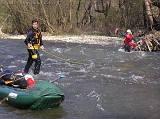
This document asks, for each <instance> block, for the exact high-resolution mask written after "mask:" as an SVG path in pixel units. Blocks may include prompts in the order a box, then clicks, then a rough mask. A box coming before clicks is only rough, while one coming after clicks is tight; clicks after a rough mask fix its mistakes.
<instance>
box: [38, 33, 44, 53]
mask: <svg viewBox="0 0 160 119" xmlns="http://www.w3.org/2000/svg"><path fill="white" fill-rule="evenodd" d="M39 40H40V48H41V49H42V50H44V46H43V41H42V34H40V37H39Z"/></svg>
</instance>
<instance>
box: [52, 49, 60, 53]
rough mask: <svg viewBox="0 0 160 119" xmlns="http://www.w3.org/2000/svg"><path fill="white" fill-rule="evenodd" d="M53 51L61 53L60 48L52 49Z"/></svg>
mask: <svg viewBox="0 0 160 119" xmlns="http://www.w3.org/2000/svg"><path fill="white" fill-rule="evenodd" d="M52 50H53V51H55V52H58V53H62V48H55V49H52Z"/></svg>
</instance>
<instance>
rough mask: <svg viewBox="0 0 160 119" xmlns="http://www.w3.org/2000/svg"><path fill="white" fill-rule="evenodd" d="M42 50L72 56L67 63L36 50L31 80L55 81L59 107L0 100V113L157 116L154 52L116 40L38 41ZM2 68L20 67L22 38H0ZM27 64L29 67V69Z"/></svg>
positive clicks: (46, 117)
mask: <svg viewBox="0 0 160 119" xmlns="http://www.w3.org/2000/svg"><path fill="white" fill-rule="evenodd" d="M44 42H45V43H44V44H45V48H46V51H48V52H50V53H52V54H56V55H58V56H60V57H63V58H65V59H69V60H72V61H74V62H77V61H80V62H83V63H87V64H88V65H79V64H72V63H67V62H65V61H62V60H59V59H57V58H53V57H52V56H50V55H48V54H46V53H44V52H42V51H41V52H40V54H41V60H42V67H41V72H40V74H39V75H36V76H35V75H33V76H34V78H35V79H36V80H48V81H52V80H54V79H56V78H58V76H59V75H60V74H64V75H65V78H63V79H59V80H57V81H56V82H55V84H56V85H58V87H59V88H60V89H61V90H62V91H63V92H64V93H65V100H64V102H63V103H62V104H61V106H60V107H59V108H56V109H46V110H43V111H32V110H20V109H17V108H14V107H12V106H10V105H7V104H5V103H2V104H1V106H0V118H3V119H159V118H160V52H152V53H150V52H131V53H126V52H123V51H122V50H120V49H119V48H120V46H119V45H110V46H100V45H82V44H72V43H55V42H53V41H44ZM0 44H1V45H0V54H1V57H0V61H1V65H3V66H2V67H3V68H4V69H13V70H15V71H23V68H24V66H25V64H26V60H27V58H28V53H27V51H26V46H25V45H24V43H23V40H9V39H8V40H4V39H1V40H0ZM32 70H33V67H32V68H31V70H30V73H31V74H33V73H32Z"/></svg>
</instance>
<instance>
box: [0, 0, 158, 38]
mask: <svg viewBox="0 0 160 119" xmlns="http://www.w3.org/2000/svg"><path fill="white" fill-rule="evenodd" d="M1 4H2V5H3V8H5V9H6V10H5V12H6V11H7V15H11V17H10V18H9V19H8V20H7V22H6V24H5V26H6V25H7V24H8V23H9V24H10V25H11V26H12V28H11V31H12V32H13V31H17V32H18V33H20V34H23V33H26V32H27V29H28V28H29V27H31V21H32V20H33V19H38V20H39V23H40V28H41V30H42V31H43V32H49V33H55V34H61V33H87V34H90V33H96V34H107V35H112V34H113V31H114V29H115V28H120V29H122V30H126V29H128V28H129V29H132V30H133V31H137V30H138V29H143V30H144V31H145V32H146V31H152V30H160V0H27V1H26V0H1ZM6 17H7V16H6ZM7 30H8V29H7V28H6V29H5V27H4V31H6V32H9V31H7Z"/></svg>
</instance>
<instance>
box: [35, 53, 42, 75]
mask: <svg viewBox="0 0 160 119" xmlns="http://www.w3.org/2000/svg"><path fill="white" fill-rule="evenodd" d="M37 55H38V58H37V59H36V60H35V65H34V74H39V72H40V67H41V59H40V55H39V53H38V51H37Z"/></svg>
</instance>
